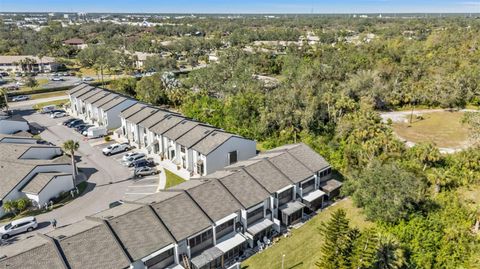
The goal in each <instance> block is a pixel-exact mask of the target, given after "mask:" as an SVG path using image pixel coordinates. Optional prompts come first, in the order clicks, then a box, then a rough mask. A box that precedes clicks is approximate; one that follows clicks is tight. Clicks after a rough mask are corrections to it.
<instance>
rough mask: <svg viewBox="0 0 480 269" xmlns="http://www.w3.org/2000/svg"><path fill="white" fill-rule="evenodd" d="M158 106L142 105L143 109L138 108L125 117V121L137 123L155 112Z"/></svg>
mask: <svg viewBox="0 0 480 269" xmlns="http://www.w3.org/2000/svg"><path fill="white" fill-rule="evenodd" d="M157 110H158V108H155V107H148V106H147V107H144V108H143V109H141V110H139V111H138V112H137V113H135V114H133V115H131V116H130V117H128V118H126V119H127V121H129V122H133V123H135V124H138V123H139V122H141V121H143V120H145V119H147V118H148V117H150V116H152V115H153V114H154V113H155V112H157Z"/></svg>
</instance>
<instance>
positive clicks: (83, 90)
mask: <svg viewBox="0 0 480 269" xmlns="http://www.w3.org/2000/svg"><path fill="white" fill-rule="evenodd" d="M93 88H94V87H92V86H90V85H86V86H85V87H83V88H82V89H80V90H78V91H75V92H74V93H72V94H70V95H71V96H73V97H76V98H79V97H80V96H82V95H84V94H86V93H88V92H90V90H91V89H93Z"/></svg>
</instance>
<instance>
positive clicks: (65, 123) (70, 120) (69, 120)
mask: <svg viewBox="0 0 480 269" xmlns="http://www.w3.org/2000/svg"><path fill="white" fill-rule="evenodd" d="M74 120H76V119H75V118H70V119H66V120H64V121H63V122H62V124H63V125H65V126H66V125H67V124H69V123H70V122H72V121H74Z"/></svg>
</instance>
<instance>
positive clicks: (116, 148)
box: [102, 143, 130, 156]
mask: <svg viewBox="0 0 480 269" xmlns="http://www.w3.org/2000/svg"><path fill="white" fill-rule="evenodd" d="M129 149H130V145H129V144H128V143H122V144H118V143H115V144H112V145H110V146H108V147H106V148H104V149H103V150H102V152H103V154H104V155H107V156H110V155H113V154H117V153H120V152H125V151H127V150H129Z"/></svg>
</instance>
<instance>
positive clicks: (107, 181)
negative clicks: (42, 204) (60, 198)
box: [9, 107, 159, 242]
mask: <svg viewBox="0 0 480 269" xmlns="http://www.w3.org/2000/svg"><path fill="white" fill-rule="evenodd" d="M20 113H21V114H23V116H24V118H25V119H26V120H28V121H29V122H30V124H32V125H34V126H37V127H40V128H42V129H43V131H42V132H41V134H40V136H41V138H42V139H43V140H46V141H48V142H51V143H53V144H55V145H59V146H61V145H62V143H63V142H64V141H66V140H69V139H73V140H76V141H78V142H79V144H80V148H79V150H78V152H77V153H76V155H77V156H78V157H79V161H78V163H77V164H78V167H79V169H80V171H81V172H82V173H84V174H85V175H86V177H87V182H88V186H87V189H86V190H85V192H84V193H83V195H81V196H80V197H78V198H76V199H75V200H73V201H72V202H70V203H68V204H67V205H65V206H63V207H60V208H57V209H55V210H53V211H51V212H48V213H45V214H41V215H38V216H36V218H37V221H38V222H39V223H40V224H41V225H39V228H38V229H37V230H36V231H40V232H47V231H49V230H51V229H53V228H52V227H51V225H49V222H50V220H52V219H55V220H56V221H57V225H58V227H60V226H63V225H67V224H70V223H73V222H77V221H80V220H82V219H83V218H84V217H85V216H88V215H92V214H94V213H96V212H99V211H101V210H105V209H107V208H108V207H109V204H110V203H111V202H114V201H118V200H136V199H140V198H142V197H144V196H146V195H149V194H153V193H155V192H156V191H157V186H158V182H159V176H158V175H153V176H146V177H142V178H134V177H133V170H134V169H133V168H128V167H125V166H124V165H122V156H123V155H124V154H123V153H120V154H116V155H113V156H105V155H103V153H102V149H103V148H104V147H106V146H108V145H109V144H112V143H115V142H108V143H107V142H105V141H104V139H103V138H97V139H86V138H85V137H84V136H82V135H81V134H79V133H77V132H76V131H75V130H73V129H70V128H68V127H66V126H63V125H62V122H63V121H64V120H65V119H66V118H65V117H64V118H58V119H52V118H50V117H49V116H48V115H47V114H39V113H33V110H31V109H30V108H27V107H25V108H23V109H22V110H21V111H20ZM28 235H29V233H25V234H21V235H18V236H14V237H12V238H11V239H10V240H11V241H12V242H14V241H17V240H21V239H23V238H25V237H27V236H28ZM10 240H9V241H10Z"/></svg>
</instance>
